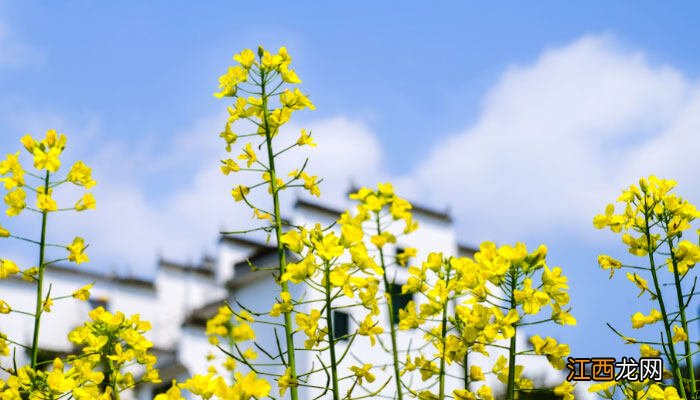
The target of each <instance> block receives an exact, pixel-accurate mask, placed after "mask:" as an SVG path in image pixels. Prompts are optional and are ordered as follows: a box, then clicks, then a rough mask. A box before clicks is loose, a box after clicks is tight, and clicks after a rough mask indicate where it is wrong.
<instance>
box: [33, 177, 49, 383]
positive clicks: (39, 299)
mask: <svg viewBox="0 0 700 400" xmlns="http://www.w3.org/2000/svg"><path fill="white" fill-rule="evenodd" d="M49 175H50V174H49V171H46V175H45V176H44V188H45V189H44V190H48V187H49ZM47 215H48V212H47V211H42V212H41V240H40V242H39V274H38V276H37V286H36V311H35V312H34V335H33V337H32V364H31V366H32V369H35V368H36V364H37V356H38V354H39V329H40V327H41V312H42V311H43V305H44V267H45V266H44V250H45V248H46V217H47Z"/></svg>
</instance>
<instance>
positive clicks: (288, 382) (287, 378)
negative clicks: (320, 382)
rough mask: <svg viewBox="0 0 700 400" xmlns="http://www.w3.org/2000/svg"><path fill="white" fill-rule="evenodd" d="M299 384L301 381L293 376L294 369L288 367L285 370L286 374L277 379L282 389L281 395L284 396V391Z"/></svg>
mask: <svg viewBox="0 0 700 400" xmlns="http://www.w3.org/2000/svg"><path fill="white" fill-rule="evenodd" d="M298 385H299V381H298V380H297V379H296V378H294V377H292V369H291V368H287V370H286V371H285V372H284V375H282V376H280V377H279V379H277V387H279V391H280V396H284V393H285V392H286V391H287V388H290V387H296V386H298Z"/></svg>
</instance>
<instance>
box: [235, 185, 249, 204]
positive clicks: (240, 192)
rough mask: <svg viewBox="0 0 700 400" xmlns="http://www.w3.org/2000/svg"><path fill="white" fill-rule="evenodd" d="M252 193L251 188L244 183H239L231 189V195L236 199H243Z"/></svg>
mask: <svg viewBox="0 0 700 400" xmlns="http://www.w3.org/2000/svg"><path fill="white" fill-rule="evenodd" d="M248 193H250V188H248V186H244V185H238V186H236V187H234V188H233V189H232V190H231V196H233V199H234V200H236V201H241V200H243V198H244V197H245V196H246V195H247V194H248Z"/></svg>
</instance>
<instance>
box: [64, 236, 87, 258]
mask: <svg viewBox="0 0 700 400" xmlns="http://www.w3.org/2000/svg"><path fill="white" fill-rule="evenodd" d="M86 248H87V246H85V240H84V239H83V238H81V237H76V238H75V239H73V243H71V244H70V245H68V246H67V247H66V249H68V251H69V254H68V260H69V261H73V262H74V263H76V264H81V263H84V262H88V261H90V259H89V258H88V256H87V254H85V253H83V252H84V251H85V249H86Z"/></svg>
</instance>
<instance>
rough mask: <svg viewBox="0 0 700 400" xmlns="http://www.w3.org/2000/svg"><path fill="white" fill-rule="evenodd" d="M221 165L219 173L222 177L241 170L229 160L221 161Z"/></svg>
mask: <svg viewBox="0 0 700 400" xmlns="http://www.w3.org/2000/svg"><path fill="white" fill-rule="evenodd" d="M221 164H223V165H222V166H221V172H222V173H223V174H224V175H228V174H230V173H231V172H237V171H240V170H241V167H239V166H238V164H237V163H236V162H235V161H233V160H232V159H230V158H229V159H226V160H221Z"/></svg>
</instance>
